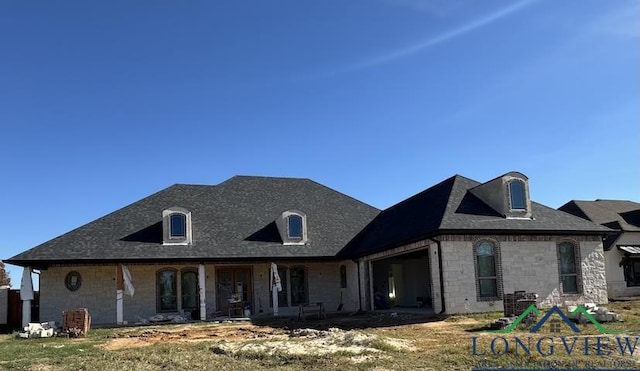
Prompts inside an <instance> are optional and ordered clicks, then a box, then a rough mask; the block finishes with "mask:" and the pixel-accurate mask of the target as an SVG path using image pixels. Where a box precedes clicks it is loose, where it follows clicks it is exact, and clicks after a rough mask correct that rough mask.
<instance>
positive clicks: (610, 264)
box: [560, 200, 640, 299]
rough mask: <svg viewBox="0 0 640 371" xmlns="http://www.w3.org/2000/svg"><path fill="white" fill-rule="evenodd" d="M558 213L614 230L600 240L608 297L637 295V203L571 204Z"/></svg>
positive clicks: (639, 225)
mask: <svg viewBox="0 0 640 371" xmlns="http://www.w3.org/2000/svg"><path fill="white" fill-rule="evenodd" d="M560 210H562V211H565V212H567V213H570V214H573V215H576V216H579V217H581V218H583V219H586V220H589V221H592V222H594V223H598V224H602V225H604V226H606V227H609V228H611V229H613V230H614V233H612V234H611V235H609V236H608V237H607V238H606V239H605V240H604V256H605V261H606V272H607V289H608V292H609V297H610V298H611V299H619V298H623V297H628V296H638V295H640V203H637V202H632V201H621V200H595V201H575V200H574V201H569V202H567V203H566V204H564V205H562V206H561V207H560Z"/></svg>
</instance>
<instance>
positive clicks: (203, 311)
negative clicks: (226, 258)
mask: <svg viewBox="0 0 640 371" xmlns="http://www.w3.org/2000/svg"><path fill="white" fill-rule="evenodd" d="M206 278H207V276H206V274H205V272H204V264H202V263H201V264H200V265H199V266H198V287H199V288H200V290H199V291H200V320H201V321H205V320H206V319H207V301H206V300H205V299H206V297H205V292H206V290H205V283H206Z"/></svg>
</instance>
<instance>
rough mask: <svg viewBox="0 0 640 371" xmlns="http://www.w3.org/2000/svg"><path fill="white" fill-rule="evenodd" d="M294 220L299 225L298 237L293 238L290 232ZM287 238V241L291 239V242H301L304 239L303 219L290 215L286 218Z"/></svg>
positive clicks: (296, 215)
mask: <svg viewBox="0 0 640 371" xmlns="http://www.w3.org/2000/svg"><path fill="white" fill-rule="evenodd" d="M294 220H296V221H298V222H299V223H300V224H299V228H300V235H295V236H294V235H293V234H292V233H291V230H292V229H293V228H291V222H292V221H294ZM287 237H288V238H289V239H292V240H302V239H303V238H304V218H303V217H302V216H301V215H298V214H291V215H289V216H287Z"/></svg>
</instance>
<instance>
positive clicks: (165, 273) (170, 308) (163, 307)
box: [156, 269, 178, 312]
mask: <svg viewBox="0 0 640 371" xmlns="http://www.w3.org/2000/svg"><path fill="white" fill-rule="evenodd" d="M156 292H157V296H156V297H157V298H158V303H157V307H158V312H175V311H177V310H178V287H177V272H176V270H175V269H163V270H160V271H158V273H157V274H156Z"/></svg>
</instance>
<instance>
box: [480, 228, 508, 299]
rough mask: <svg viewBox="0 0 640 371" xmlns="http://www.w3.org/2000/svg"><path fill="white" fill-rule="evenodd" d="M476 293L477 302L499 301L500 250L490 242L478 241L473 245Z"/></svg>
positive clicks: (500, 276) (500, 285) (500, 295)
mask: <svg viewBox="0 0 640 371" xmlns="http://www.w3.org/2000/svg"><path fill="white" fill-rule="evenodd" d="M474 255H475V261H474V263H475V270H476V277H477V279H476V293H477V298H478V301H490V300H500V298H501V297H502V272H501V265H500V249H499V248H498V245H497V243H495V242H492V241H487V240H483V241H479V242H477V243H476V244H475V245H474Z"/></svg>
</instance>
